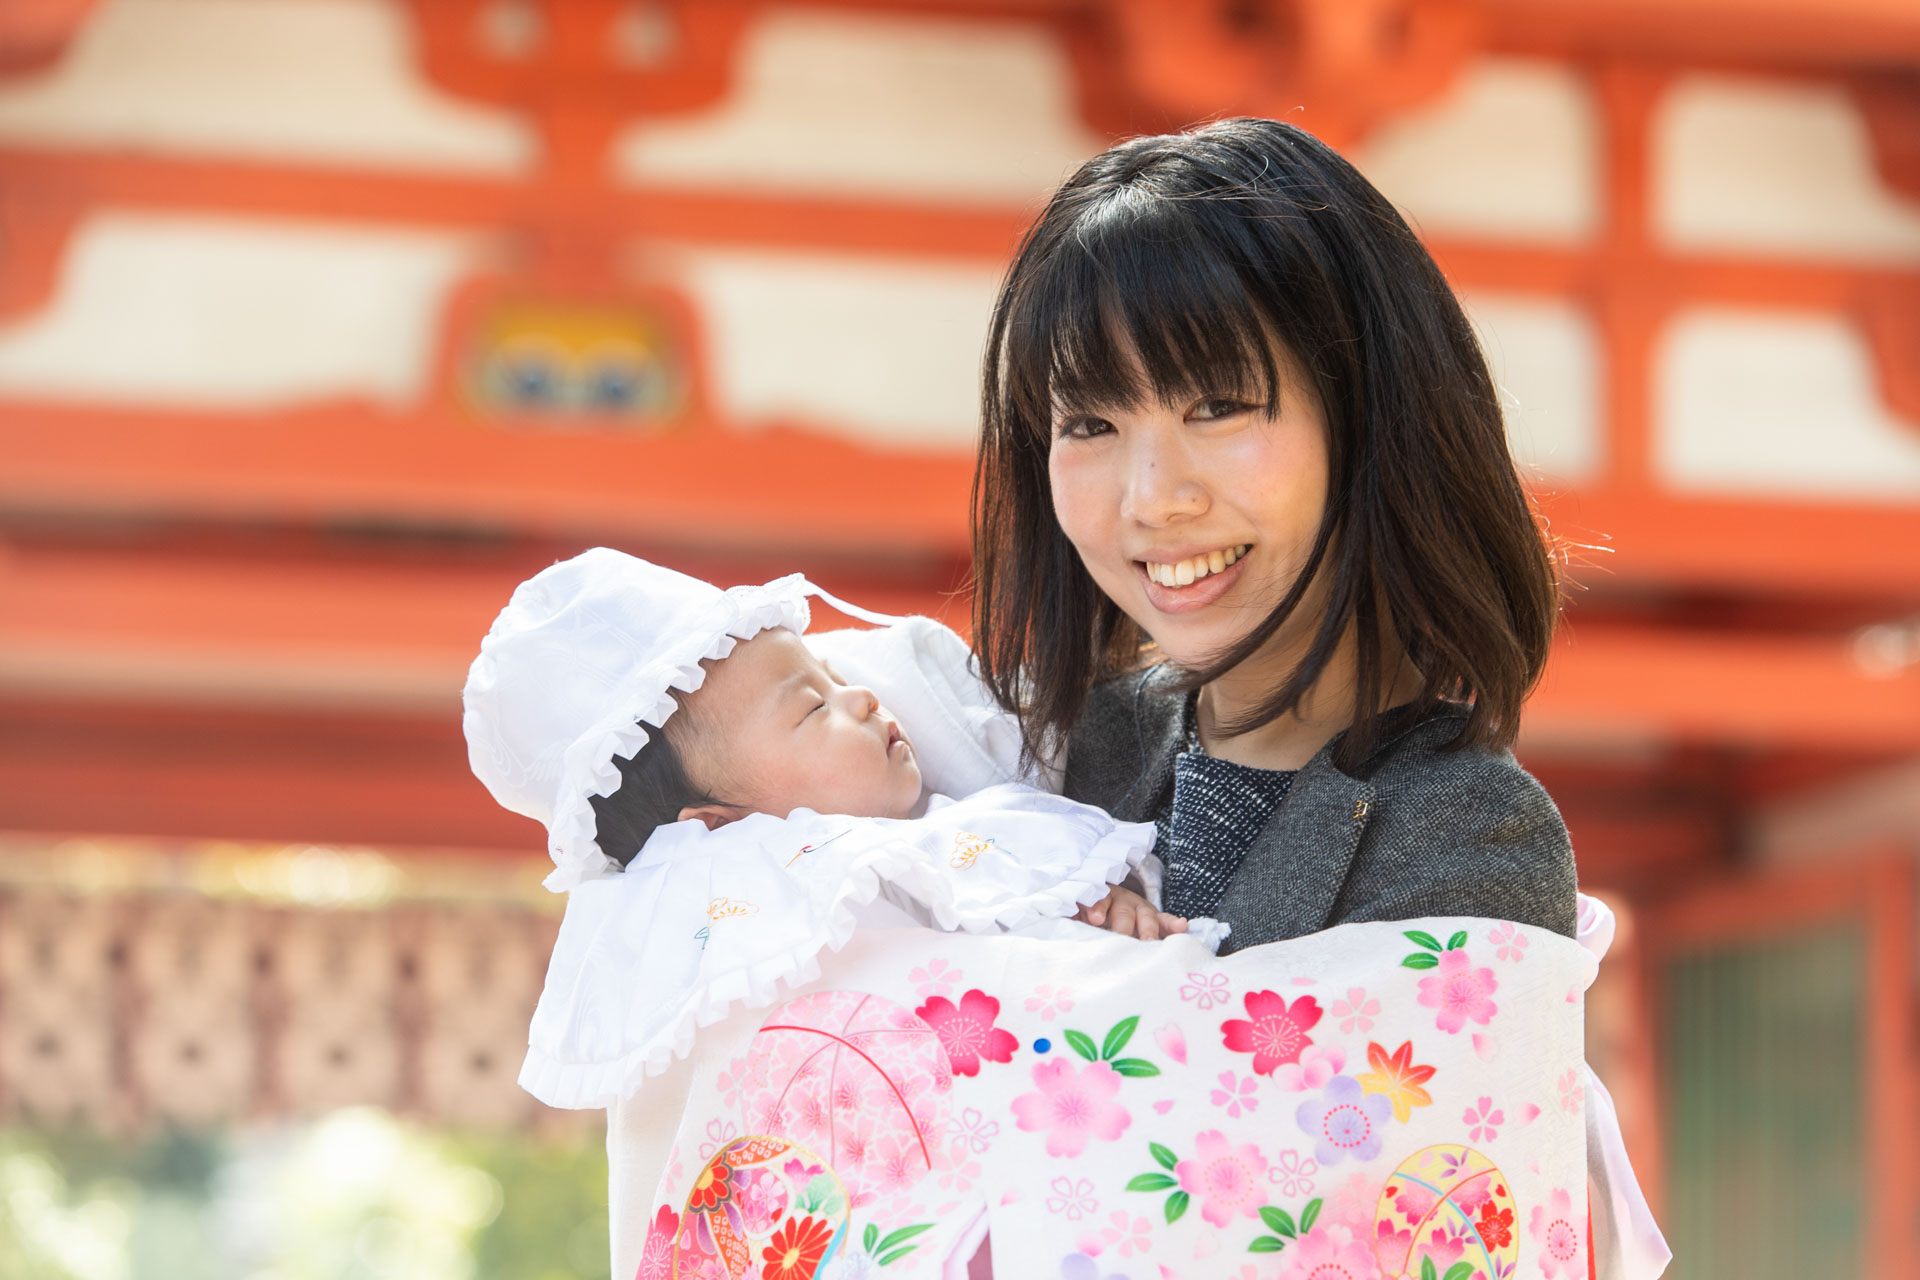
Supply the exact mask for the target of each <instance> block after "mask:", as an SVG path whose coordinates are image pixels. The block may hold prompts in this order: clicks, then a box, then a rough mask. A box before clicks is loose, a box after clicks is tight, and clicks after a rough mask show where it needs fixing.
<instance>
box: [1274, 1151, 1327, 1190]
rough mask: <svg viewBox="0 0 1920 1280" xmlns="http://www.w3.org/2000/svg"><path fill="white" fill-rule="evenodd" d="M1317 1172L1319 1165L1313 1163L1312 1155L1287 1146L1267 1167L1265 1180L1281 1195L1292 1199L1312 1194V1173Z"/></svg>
mask: <svg viewBox="0 0 1920 1280" xmlns="http://www.w3.org/2000/svg"><path fill="white" fill-rule="evenodd" d="M1318 1172H1320V1166H1319V1165H1317V1164H1315V1163H1314V1160H1313V1157H1312V1156H1310V1155H1308V1154H1307V1153H1306V1152H1304V1151H1299V1150H1296V1149H1295V1148H1293V1147H1288V1148H1287V1149H1286V1150H1285V1151H1282V1152H1281V1153H1280V1156H1279V1158H1278V1159H1277V1160H1275V1161H1274V1162H1273V1164H1272V1165H1271V1166H1269V1167H1268V1169H1267V1181H1268V1182H1271V1183H1272V1184H1273V1185H1274V1187H1275V1188H1276V1189H1278V1190H1279V1192H1280V1194H1281V1195H1283V1196H1285V1197H1286V1198H1287V1199H1289V1200H1292V1199H1295V1198H1296V1197H1299V1196H1310V1195H1312V1194H1313V1175H1314V1174H1316V1173H1318Z"/></svg>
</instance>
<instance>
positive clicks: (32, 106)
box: [0, 0, 535, 173]
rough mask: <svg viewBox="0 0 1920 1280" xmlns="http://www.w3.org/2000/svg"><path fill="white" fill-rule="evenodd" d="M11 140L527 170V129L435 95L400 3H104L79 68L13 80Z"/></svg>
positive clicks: (4, 114) (82, 44) (78, 50)
mask: <svg viewBox="0 0 1920 1280" xmlns="http://www.w3.org/2000/svg"><path fill="white" fill-rule="evenodd" d="M0 140H4V141H7V142H13V143H21V142H24V143H30V144H45V145H50V146H84V147H127V148H133V149H137V150H146V151H159V152H174V153H180V154H194V155H227V156H237V157H247V158H265V159H276V160H301V161H319V162H325V163H342V164H354V165H373V166H384V167H396V168H408V169H429V170H436V171H448V170H460V171H474V172H483V173H514V172H519V171H523V170H526V169H528V168H530V167H531V165H532V163H533V159H534V156H535V140H534V136H533V133H532V131H531V130H530V129H529V128H528V127H527V126H526V124H525V123H524V122H523V121H521V120H519V119H518V118H516V117H514V116H511V115H508V114H505V113H502V112H497V111H494V110H491V109H488V108H483V107H480V106H477V105H473V104H470V103H466V102H463V101H460V100H459V99H456V98H453V97H451V96H448V95H444V94H441V93H439V92H438V91H436V90H435V89H434V88H433V87H432V85H431V84H429V83H428V82H427V81H426V80H425V79H424V78H423V77H422V76H421V75H420V74H419V72H418V70H417V68H416V65H415V61H414V52H413V26H412V19H411V18H410V17H409V15H408V14H407V12H406V10H405V8H404V6H403V5H402V4H400V3H399V2H398V0H104V2H103V3H102V4H101V5H100V7H99V9H98V11H97V12H95V13H94V14H93V15H92V16H91V17H90V18H89V19H88V20H87V22H86V24H85V25H84V26H83V27H82V28H81V29H80V35H79V37H78V39H77V40H76V41H75V43H74V45H73V47H72V48H71V49H70V50H68V52H67V54H66V56H65V58H63V59H62V60H61V61H60V62H59V63H58V64H56V65H55V66H54V67H53V68H51V69H50V70H48V71H46V72H44V73H42V74H41V75H38V76H35V77H31V78H28V79H25V80H21V79H17V78H9V79H8V80H6V81H4V82H0Z"/></svg>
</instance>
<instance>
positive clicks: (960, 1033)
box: [914, 991, 1020, 1076]
mask: <svg viewBox="0 0 1920 1280" xmlns="http://www.w3.org/2000/svg"><path fill="white" fill-rule="evenodd" d="M914 1012H915V1013H916V1014H918V1015H920V1019H921V1021H923V1022H925V1023H926V1024H927V1025H928V1026H930V1027H932V1028H933V1034H934V1035H936V1036H938V1037H939V1038H940V1047H941V1048H943V1049H945V1050H946V1051H947V1062H948V1063H949V1064H950V1065H951V1066H952V1067H953V1073H954V1074H955V1075H958V1076H977V1075H979V1074H980V1059H982V1058H985V1059H986V1060H987V1061H988V1062H1011V1061H1012V1060H1013V1051H1014V1050H1015V1049H1018V1048H1019V1047H1020V1042H1019V1041H1018V1040H1016V1039H1014V1038H1013V1033H1012V1032H1010V1031H1003V1030H1001V1029H1000V1028H999V1027H996V1026H994V1025H993V1020H994V1019H995V1018H997V1017H999V1016H1000V1002H999V1001H998V1000H995V999H994V998H993V997H992V996H990V995H988V994H987V993H986V992H984V991H969V992H967V994H965V995H963V996H961V997H960V1003H959V1005H957V1006H956V1005H955V1004H954V1003H953V1002H952V1001H951V1000H948V999H947V998H946V997H945V996H934V997H933V998H932V999H931V1000H928V1001H927V1002H926V1003H925V1004H923V1005H921V1006H920V1007H919V1008H918V1009H915V1010H914Z"/></svg>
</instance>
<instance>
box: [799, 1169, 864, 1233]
mask: <svg viewBox="0 0 1920 1280" xmlns="http://www.w3.org/2000/svg"><path fill="white" fill-rule="evenodd" d="M798 1204H799V1207H800V1208H801V1209H802V1210H804V1211H805V1212H807V1213H825V1214H835V1213H839V1212H840V1206H841V1200H840V1180H839V1179H838V1178H835V1177H834V1176H833V1175H832V1174H830V1173H821V1174H815V1175H814V1177H813V1178H812V1179H811V1180H810V1181H809V1182H808V1183H807V1185H806V1186H805V1187H803V1188H802V1189H801V1191H800V1199H799V1201H798ZM879 1229H880V1228H878V1227H876V1226H873V1225H872V1224H871V1223H869V1224H868V1230H871V1231H878V1230H879Z"/></svg>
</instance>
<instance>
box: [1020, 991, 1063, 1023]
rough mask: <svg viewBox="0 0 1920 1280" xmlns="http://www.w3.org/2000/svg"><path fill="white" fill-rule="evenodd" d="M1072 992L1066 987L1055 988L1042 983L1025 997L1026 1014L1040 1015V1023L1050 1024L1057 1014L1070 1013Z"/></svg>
mask: <svg viewBox="0 0 1920 1280" xmlns="http://www.w3.org/2000/svg"><path fill="white" fill-rule="evenodd" d="M1072 1009H1073V992H1072V990H1071V989H1069V988H1067V987H1056V986H1054V985H1053V984H1052V983H1050V982H1048V983H1042V984H1041V985H1039V986H1037V987H1035V988H1034V989H1033V994H1032V995H1030V996H1028V997H1027V1012H1028V1013H1037V1014H1039V1015H1040V1021H1042V1022H1052V1021H1053V1020H1054V1017H1055V1016H1056V1015H1058V1014H1062V1013H1068V1012H1071V1011H1072Z"/></svg>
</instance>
